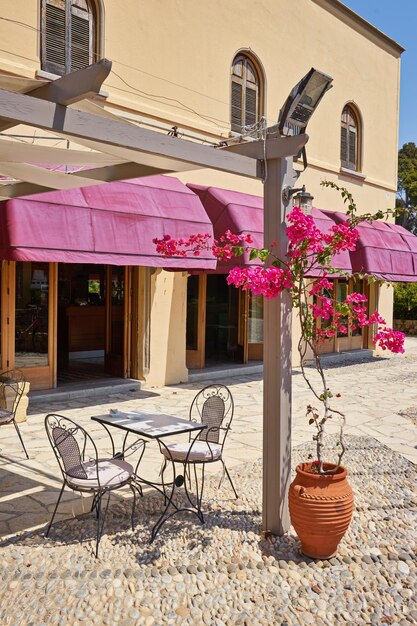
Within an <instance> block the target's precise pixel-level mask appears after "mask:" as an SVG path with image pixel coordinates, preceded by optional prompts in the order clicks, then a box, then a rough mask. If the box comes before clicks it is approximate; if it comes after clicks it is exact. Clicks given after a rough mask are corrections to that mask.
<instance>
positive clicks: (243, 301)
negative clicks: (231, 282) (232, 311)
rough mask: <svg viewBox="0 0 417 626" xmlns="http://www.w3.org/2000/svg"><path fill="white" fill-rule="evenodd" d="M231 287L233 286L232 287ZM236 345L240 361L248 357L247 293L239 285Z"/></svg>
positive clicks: (244, 360)
mask: <svg viewBox="0 0 417 626" xmlns="http://www.w3.org/2000/svg"><path fill="white" fill-rule="evenodd" d="M232 289H233V287H232ZM237 320H238V321H237V347H238V354H239V357H240V359H241V361H242V363H247V362H248V358H249V346H248V324H249V293H248V291H243V289H242V288H241V287H239V301H238V313H237Z"/></svg>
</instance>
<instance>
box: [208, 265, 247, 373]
mask: <svg viewBox="0 0 417 626" xmlns="http://www.w3.org/2000/svg"><path fill="white" fill-rule="evenodd" d="M206 302H207V305H206V306H207V308H206V345H205V350H206V365H209V364H210V363H216V362H222V361H223V362H224V361H239V360H240V357H239V354H238V319H239V292H238V290H237V289H235V288H234V287H229V285H228V284H227V282H226V277H225V276H224V275H223V274H210V275H208V276H207V299H206Z"/></svg>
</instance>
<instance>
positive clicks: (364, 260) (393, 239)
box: [326, 211, 417, 282]
mask: <svg viewBox="0 0 417 626" xmlns="http://www.w3.org/2000/svg"><path fill="white" fill-rule="evenodd" d="M326 214H327V215H329V216H331V217H332V218H333V219H335V220H336V221H337V222H338V223H343V222H344V221H345V220H346V215H345V214H344V213H338V212H336V213H331V212H327V211H326ZM357 229H358V231H359V239H358V243H357V246H356V250H355V252H351V253H350V256H351V259H352V270H353V272H358V273H363V274H372V275H373V276H377V277H378V278H383V279H384V280H389V281H393V282H417V237H416V236H415V235H413V234H412V233H410V232H409V231H408V230H406V229H405V228H403V227H402V226H399V225H397V224H391V223H389V222H383V221H380V220H376V221H374V222H372V223H369V222H363V223H361V224H358V226H357Z"/></svg>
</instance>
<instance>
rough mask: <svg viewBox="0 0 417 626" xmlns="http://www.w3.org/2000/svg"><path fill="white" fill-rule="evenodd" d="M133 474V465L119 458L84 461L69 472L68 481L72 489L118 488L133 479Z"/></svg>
mask: <svg viewBox="0 0 417 626" xmlns="http://www.w3.org/2000/svg"><path fill="white" fill-rule="evenodd" d="M97 474H98V476H97ZM133 474H134V469H133V465H131V464H130V463H127V462H126V461H120V460H119V459H116V460H115V459H99V461H98V463H97V462H96V461H84V462H83V463H81V465H78V466H76V467H74V468H72V469H71V470H70V471H69V472H68V474H67V483H68V486H69V487H71V489H87V490H91V489H100V487H101V488H102V489H117V488H118V487H123V485H126V484H127V483H128V482H129V481H130V480H132V478H133ZM84 475H86V477H85V478H84V477H83V476H84Z"/></svg>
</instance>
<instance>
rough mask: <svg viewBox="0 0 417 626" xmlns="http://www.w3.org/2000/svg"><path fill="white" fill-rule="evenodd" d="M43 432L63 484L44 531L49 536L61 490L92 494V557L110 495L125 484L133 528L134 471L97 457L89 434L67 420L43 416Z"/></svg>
mask: <svg viewBox="0 0 417 626" xmlns="http://www.w3.org/2000/svg"><path fill="white" fill-rule="evenodd" d="M45 429H46V432H47V435H48V439H49V442H50V444H51V446H52V449H53V451H54V453H55V457H56V459H57V461H58V464H59V467H60V469H61V472H62V478H63V485H62V488H61V492H60V494H59V497H58V501H57V503H56V505H55V510H54V512H53V515H52V519H51V521H50V523H49V526H48V529H47V531H46V537H47V536H48V535H49V531H50V530H51V526H52V523H53V521H54V518H55V514H56V512H57V509H58V506H59V503H60V501H61V497H62V494H63V492H64V489H65V487H66V486H67V487H69V488H70V489H73V490H75V491H80V492H83V493H85V492H87V493H91V494H92V495H93V504H92V507H91V510H92V511H93V510H94V509H95V511H96V514H97V538H96V552H95V554H96V557H97V556H98V548H99V543H100V539H101V537H102V534H103V530H104V524H105V521H106V515H107V510H108V508H109V502H110V494H111V493H112V492H113V491H115V490H116V489H119V488H121V487H124V486H125V485H128V486H129V487H130V489H131V490H132V493H133V504H132V514H131V523H132V530H133V529H134V512H135V507H136V490H138V491H139V493H140V490H139V488H138V487H137V486H136V485H135V470H134V468H133V465H131V464H130V463H127V461H124V460H122V459H116V458H105V459H102V458H99V455H98V450H97V447H96V444H95V443H94V440H93V439H92V437H91V435H89V434H88V432H87V431H86V430H85V429H84V428H82V427H81V426H80V425H79V424H77V423H76V422H74V421H73V420H71V419H70V418H68V417H64V416H63V415H57V414H55V413H49V414H48V415H47V416H46V417H45ZM105 495H107V503H106V506H105V509H104V512H103V514H102V513H101V508H102V507H101V505H102V499H103V497H104V496H105Z"/></svg>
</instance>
